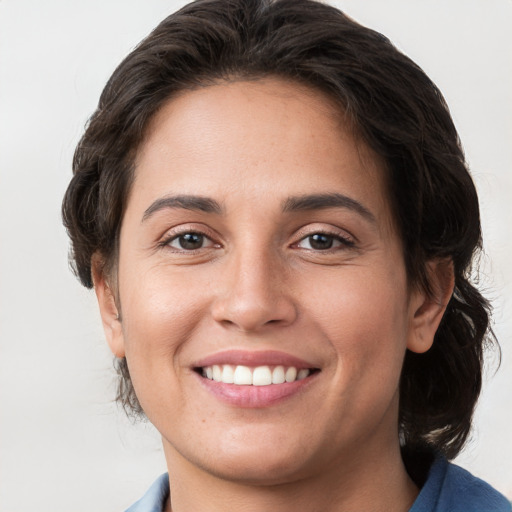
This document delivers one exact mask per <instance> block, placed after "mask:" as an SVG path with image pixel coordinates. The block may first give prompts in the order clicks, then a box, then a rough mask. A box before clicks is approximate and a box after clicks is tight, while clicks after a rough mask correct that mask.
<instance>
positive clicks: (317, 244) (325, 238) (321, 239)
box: [308, 233, 334, 251]
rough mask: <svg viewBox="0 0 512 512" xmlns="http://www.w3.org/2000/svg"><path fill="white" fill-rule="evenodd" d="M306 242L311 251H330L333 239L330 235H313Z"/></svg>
mask: <svg viewBox="0 0 512 512" xmlns="http://www.w3.org/2000/svg"><path fill="white" fill-rule="evenodd" d="M308 241H309V245H310V247H311V249H315V250H317V251H321V250H325V249H330V248H331V247H332V245H333V243H334V237H333V236H331V235H324V234H323V233H315V234H314V235H311V236H308Z"/></svg>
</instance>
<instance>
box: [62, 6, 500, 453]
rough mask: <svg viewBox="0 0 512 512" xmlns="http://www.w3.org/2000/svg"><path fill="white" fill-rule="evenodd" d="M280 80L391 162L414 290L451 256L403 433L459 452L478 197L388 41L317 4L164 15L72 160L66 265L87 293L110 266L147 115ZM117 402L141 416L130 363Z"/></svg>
mask: <svg viewBox="0 0 512 512" xmlns="http://www.w3.org/2000/svg"><path fill="white" fill-rule="evenodd" d="M266 76H272V77H281V78H283V79H286V80H288V81H295V82H297V83H301V84H306V85H308V86H310V87H313V88H316V89H317V90H319V91H323V92H324V93H325V94H327V95H328V96H329V97H331V98H333V99H335V100H336V101H337V102H338V104H339V105H340V106H341V107H342V111H343V115H344V116H346V118H347V119H349V120H350V122H351V123H352V125H353V127H354V130H355V131H356V132H357V134H358V136H359V137H360V138H361V139H362V140H363V141H364V142H365V143H366V144H368V146H369V147H371V148H372V149H373V151H374V152H376V153H377V154H378V155H380V157H381V158H382V159H383V160H384V162H385V164H386V167H387V172H388V179H389V188H390V201H391V205H392V208H393V210H394V215H395V221H396V223H397V225H398V229H399V232H400V234H401V237H402V240H403V246H404V258H405V265H406V269H407V273H408V277H409V280H410V282H411V283H412V284H413V285H416V286H422V287H423V288H425V289H426V290H428V289H429V286H428V276H427V272H426V263H427V262H428V261H429V260H433V259H438V258H446V259H449V260H451V261H453V268H454V274H455V292H454V294H453V296H452V298H451V300H450V302H449V304H448V307H447V310H446V313H445V315H444V317H443V320H442V322H441V325H440V327H439V329H438V332H437V334H436V336H435V340H434V344H433V346H432V348H431V349H430V350H429V351H428V352H427V353H425V354H414V353H411V352H407V354H406V357H405V362H404V366H403V371H402V377H401V383H400V418H399V421H400V436H401V440H402V443H403V445H404V446H405V447H406V448H407V449H410V448H414V447H420V446H430V447H434V448H435V449H437V450H439V451H441V452H443V453H444V454H445V455H446V456H448V457H449V458H452V457H454V456H455V455H456V454H457V453H458V452H459V451H460V449H461V448H462V446H463V444H464V442H465V440H466V438H467V436H468V433H469V431H470V427H471V418H472V414H473V409H474V406H475V403H476V400H477V398H478V395H479V393H480V388H481V374H482V351H483V346H484V343H485V340H486V339H490V338H491V337H492V333H491V331H490V330H489V328H488V321H489V307H488V304H487V302H486V301H485V300H484V298H483V297H482V296H481V295H480V293H479V292H478V290H477V289H476V288H475V287H474V286H473V285H472V284H471V281H470V274H471V271H472V268H471V265H472V261H473V259H474V256H475V252H476V251H477V250H478V249H479V248H480V243H481V233H480V219H479V207H478V199H477V195H476V191H475V187H474V185H473V182H472V179H471V177H470V175H469V173H468V169H467V166H466V163H465V159H464V155H463V152H462V149H461V145H460V142H459V138H458V135H457V132H456V130H455V127H454V125H453V122H452V119H451V117H450V114H449V111H448V108H447V106H446V104H445V101H444V99H443V97H442V95H441V93H440V92H439V90H438V89H437V87H436V86H435V85H434V84H433V83H432V82H431V80H430V79H429V78H428V77H427V76H426V75H425V73H424V72H423V71H422V70H421V69H420V68H419V67H418V66H417V65H416V64H415V63H414V62H412V61H411V60H410V59H409V58H407V57H406V56H405V55H403V54H402V53H400V52H399V51H398V50H397V49H396V48H395V47H394V46H393V45H392V44H391V43H390V42H389V41H388V39H386V38H385V37H384V36H383V35H381V34H379V33H377V32H375V31H373V30H370V29H368V28H365V27H362V26H361V25H359V24H357V23H356V22H354V21H353V20H351V19H350V18H348V17H347V16H346V15H344V14H343V13H342V12H340V11H339V10H337V9H335V8H334V7H330V6H328V5H325V4H321V3H318V2H315V1H312V0H276V1H272V0H199V1H197V2H193V3H191V4H189V5H187V6H186V7H184V8H183V9H182V10H180V11H178V12H177V13H175V14H172V15H171V16H169V17H168V18H167V19H165V20H164V21H163V22H162V23H161V24H160V25H159V26H158V27H157V28H156V29H155V30H154V31H153V32H152V33H151V34H150V35H149V36H148V37H147V38H146V39H145V40H144V41H142V43H141V44H140V45H139V46H138V47H137V48H136V49H135V50H134V51H133V52H132V53H131V54H130V55H128V57H126V59H125V60H124V61H123V62H122V63H121V64H120V66H119V67H118V68H117V69H116V70H115V72H114V74H113V75H112V77H111V78H110V80H109V81H108V83H107V85H106V87H105V89H104V91H103V93H102V95H101V98H100V102H99V105H98V108H97V110H96V112H95V113H94V114H93V116H92V117H91V119H90V122H89V124H88V126H87V129H86V132H85V134H84V135H83V137H82V139H81V141H80V143H79V144H78V147H77V149H76V153H75V156H74V160H73V172H74V176H73V178H72V180H71V183H70V185H69V188H68V190H67V192H66V195H65V198H64V203H63V210H62V211H63V218H64V224H65V226H66V228H67V230H68V233H69V236H70V238H71V244H72V251H71V260H72V263H73V266H74V269H75V271H76V273H77V275H78V277H79V278H80V280H81V282H82V284H83V285H85V286H87V287H89V288H90V287H92V286H93V282H92V278H91V258H92V257H93V255H94V254H100V255H101V256H102V258H103V260H104V261H105V263H106V272H109V271H111V270H112V269H113V268H114V267H115V262H116V257H117V253H116V251H117V241H118V236H119V229H120V226H121V220H122V216H123V212H124V209H125V206H126V201H127V197H128V193H129V190H130V186H131V183H132V179H133V171H134V169H133V162H134V156H135V154H136V152H137V149H138V146H139V144H140V143H141V140H142V138H143V136H144V134H145V129H146V127H147V125H148V122H149V120H150V119H151V118H152V116H153V115H154V114H155V113H156V112H157V111H158V109H159V108H160V107H161V106H162V104H163V103H164V102H165V101H166V100H168V99H169V98H171V97H172V96H173V95H174V94H176V93H177V92H178V91H183V90H187V89H194V88H198V87H205V86H208V85H209V84H212V83H215V82H219V81H222V80H244V79H245V80H252V79H258V78H262V77H266ZM118 371H119V373H120V375H121V380H120V387H119V393H118V399H119V400H120V401H121V403H122V404H123V405H124V406H125V408H127V409H128V410H131V411H135V412H139V413H141V412H142V411H141V408H140V405H139V403H138V401H137V397H136V395H135V391H134V389H133V387H132V384H131V381H130V375H129V371H128V367H127V365H126V361H125V360H124V359H121V360H118Z"/></svg>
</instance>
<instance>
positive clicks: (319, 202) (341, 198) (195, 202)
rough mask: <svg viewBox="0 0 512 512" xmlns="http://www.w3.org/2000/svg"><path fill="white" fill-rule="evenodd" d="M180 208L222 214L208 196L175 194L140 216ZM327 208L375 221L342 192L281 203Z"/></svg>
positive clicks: (298, 208) (293, 207) (296, 207)
mask: <svg viewBox="0 0 512 512" xmlns="http://www.w3.org/2000/svg"><path fill="white" fill-rule="evenodd" d="M175 208H182V209H184V210H193V211H199V212H204V213H215V214H218V215H220V214H222V213H223V208H222V206H221V205H220V204H219V203H218V202H217V201H215V199H211V198H210V197H204V196H195V195H177V196H165V197H161V198H159V199H157V200H156V201H154V202H153V203H152V204H151V205H150V206H149V208H147V209H146V211H145V212H144V215H143V216H142V222H144V221H145V220H147V219H149V217H151V216H152V215H154V214H155V213H156V212H158V211H160V210H165V209H175ZM327 208H346V209H348V210H353V211H355V212H356V213H358V214H359V215H361V216H362V217H364V218H365V219H366V220H368V221H370V222H372V223H376V222H377V221H376V219H375V216H374V215H373V213H372V212H370V210H368V208H366V207H365V206H363V205H362V204H361V203H360V202H359V201H356V200H355V199H352V198H351V197H348V196H345V195H343V194H335V193H333V194H308V195H302V196H292V197H289V198H287V199H286V200H285V201H284V203H283V212H294V211H308V210H322V209H327Z"/></svg>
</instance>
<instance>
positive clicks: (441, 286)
mask: <svg viewBox="0 0 512 512" xmlns="http://www.w3.org/2000/svg"><path fill="white" fill-rule="evenodd" d="M427 274H428V280H429V284H430V293H427V292H426V291H425V290H420V289H416V290H414V291H413V292H412V293H411V301H410V304H409V306H410V308H411V311H410V317H409V318H410V329H409V335H408V339H407V348H408V349H409V350H411V351H412V352H416V353H423V352H426V351H427V350H429V349H430V347H431V346H432V344H433V343H434V336H435V334H436V331H437V329H438V327H439V324H440V323H441V319H442V318H443V315H444V312H445V310H446V306H447V305H448V302H449V301H450V298H451V296H452V294H453V289H454V286H455V278H454V273H453V262H452V260H451V259H439V260H433V261H429V262H428V263H427Z"/></svg>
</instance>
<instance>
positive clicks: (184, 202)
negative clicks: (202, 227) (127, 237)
mask: <svg viewBox="0 0 512 512" xmlns="http://www.w3.org/2000/svg"><path fill="white" fill-rule="evenodd" d="M174 208H182V209H184V210H194V211H199V212H204V213H217V214H220V213H222V207H221V206H220V204H219V203H218V202H217V201H215V200H214V199H211V198H209V197H203V196H193V195H178V196H165V197H161V198H160V199H157V200H156V201H154V202H153V203H152V204H151V206H149V208H148V209H147V210H146V211H145V212H144V215H143V216H142V222H144V221H145V220H147V219H149V218H150V217H151V216H152V215H154V214H155V213H156V212H158V211H160V210H165V209H174Z"/></svg>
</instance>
